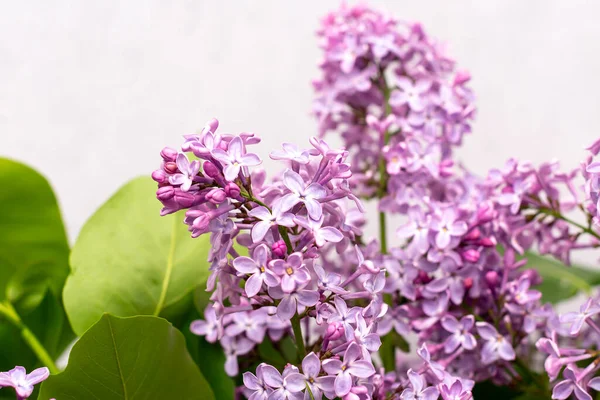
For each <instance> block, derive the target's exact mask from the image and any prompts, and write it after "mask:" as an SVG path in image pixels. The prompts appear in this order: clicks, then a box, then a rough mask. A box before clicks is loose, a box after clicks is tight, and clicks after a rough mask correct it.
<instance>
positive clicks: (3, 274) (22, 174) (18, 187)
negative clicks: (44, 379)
mask: <svg viewBox="0 0 600 400" xmlns="http://www.w3.org/2000/svg"><path fill="white" fill-rule="evenodd" d="M0 185H1V187H2V190H1V191H0V301H8V302H10V303H11V304H12V305H13V306H14V308H15V309H16V310H17V312H18V313H19V315H20V316H21V319H22V320H23V322H24V323H25V325H27V326H28V327H29V329H30V330H31V331H32V332H33V333H34V334H35V335H36V337H37V338H38V339H39V340H40V342H41V343H42V344H43V345H44V347H45V348H46V350H47V351H48V353H49V354H50V356H52V357H54V358H56V357H58V356H59V355H60V354H61V353H62V352H63V351H64V349H65V348H66V346H67V345H68V344H69V343H70V342H71V341H72V340H73V338H74V334H73V332H72V331H71V328H70V326H69V324H68V322H67V319H66V315H65V312H64V310H63V305H62V288H63V285H64V282H65V279H66V277H67V275H68V273H69V264H68V258H69V244H68V242H67V237H66V234H65V228H64V226H63V222H62V219H61V214H60V210H59V207H58V203H57V201H56V197H55V196H54V193H53V191H52V188H51V187H50V185H49V184H48V182H47V181H46V179H45V178H44V177H43V176H42V175H40V174H39V173H37V172H36V171H34V170H33V169H31V168H30V167H28V166H25V165H23V164H21V163H18V162H15V161H12V160H8V159H5V158H0ZM0 348H1V349H2V350H0V370H1V371H6V370H7V369H10V368H13V367H14V366H15V365H22V366H24V367H26V368H27V369H28V370H31V369H33V368H35V367H39V366H41V365H40V363H39V361H38V360H37V358H36V356H35V354H34V353H33V352H32V351H31V350H30V348H29V347H28V345H27V344H26V342H25V341H24V340H23V339H22V338H21V334H20V331H19V330H18V329H17V328H15V327H14V326H13V325H12V324H11V323H10V322H8V321H7V320H4V319H3V318H2V317H0ZM3 392H4V393H5V394H6V392H8V390H5V391H3ZM0 397H1V396H0Z"/></svg>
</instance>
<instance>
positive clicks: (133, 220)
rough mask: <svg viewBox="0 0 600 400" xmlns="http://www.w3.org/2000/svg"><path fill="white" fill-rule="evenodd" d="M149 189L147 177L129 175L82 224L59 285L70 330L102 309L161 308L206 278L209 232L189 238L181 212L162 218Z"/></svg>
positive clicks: (134, 311) (143, 311)
mask: <svg viewBox="0 0 600 400" xmlns="http://www.w3.org/2000/svg"><path fill="white" fill-rule="evenodd" d="M155 192H156V186H155V183H154V182H152V180H151V179H150V178H138V179H134V180H133V181H131V182H129V183H127V184H126V185H125V186H123V187H122V188H121V189H120V190H119V191H118V192H117V193H116V194H115V195H113V196H112V197H111V198H110V199H109V200H108V201H107V202H106V203H105V204H104V205H103V206H102V207H100V209H99V210H98V211H96V213H95V214H94V215H93V216H92V217H91V218H90V219H89V220H88V221H87V222H86V224H85V226H84V227H83V229H82V230H81V233H80V235H79V237H78V239H77V242H76V243H75V246H74V247H73V250H72V253H71V260H70V261H71V275H69V278H68V279H67V283H66V285H65V289H64V300H65V308H66V310H67V315H68V316H69V320H70V321H71V325H72V326H73V329H74V330H75V332H76V333H78V334H82V333H83V332H85V330H86V329H88V328H89V327H90V326H91V325H92V324H93V323H94V322H95V321H97V320H98V318H100V316H101V315H102V314H103V313H104V312H109V313H111V314H114V315H117V316H133V315H161V313H162V312H163V310H164V309H165V308H167V307H169V306H171V305H174V304H176V303H177V302H178V301H180V300H181V299H183V298H185V297H186V295H187V294H189V293H190V292H191V291H192V290H193V289H194V288H196V286H198V285H199V284H201V283H203V282H205V281H206V277H207V275H208V263H207V261H206V259H207V254H208V250H209V243H208V235H204V236H202V237H200V238H198V239H192V238H190V235H189V232H188V231H187V229H186V226H185V224H183V222H182V219H183V215H182V214H175V215H169V216H166V217H161V216H160V215H159V210H160V203H159V202H158V201H157V200H156V198H155ZM170 316H171V315H170Z"/></svg>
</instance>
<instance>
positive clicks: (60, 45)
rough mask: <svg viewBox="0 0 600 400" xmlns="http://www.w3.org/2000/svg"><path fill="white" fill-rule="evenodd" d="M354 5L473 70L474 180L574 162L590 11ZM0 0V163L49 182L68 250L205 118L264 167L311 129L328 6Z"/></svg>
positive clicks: (593, 31)
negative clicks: (100, 211) (415, 28)
mask: <svg viewBox="0 0 600 400" xmlns="http://www.w3.org/2000/svg"><path fill="white" fill-rule="evenodd" d="M368 3H369V4H371V5H373V6H375V7H379V8H380V9H383V10H387V11H388V12H390V13H392V14H393V15H394V16H395V17H397V18H399V19H404V20H409V21H421V22H422V23H423V24H424V26H425V28H426V30H427V32H428V33H429V34H430V35H432V36H434V37H437V38H438V39H439V40H441V41H443V42H445V43H447V45H448V53H449V54H450V55H451V56H453V57H454V58H455V59H456V60H457V61H458V66H459V68H461V69H467V70H469V71H470V72H471V73H472V75H473V80H472V82H471V87H473V88H474V90H475V93H476V95H477V97H478V102H477V104H478V109H479V111H478V116H477V119H476V123H475V124H474V132H473V134H472V135H470V136H467V137H466V141H465V145H464V147H463V148H462V149H461V150H460V152H459V158H460V159H461V160H462V161H463V162H464V164H465V165H467V166H469V167H470V168H471V169H473V170H474V171H478V172H479V174H485V172H486V171H487V170H488V169H489V168H491V167H498V166H502V165H503V164H504V162H505V160H506V159H507V158H508V157H511V156H515V157H519V158H522V159H530V160H532V161H534V162H541V161H543V160H548V159H552V158H558V159H560V160H562V161H563V165H564V166H565V167H566V168H574V167H576V166H577V165H578V163H579V161H580V160H581V159H582V158H583V157H585V155H586V153H585V152H584V151H583V147H585V146H586V145H588V144H589V143H590V142H591V141H592V140H593V139H595V138H596V137H597V136H598V132H597V126H598V112H599V110H600V77H599V76H598V71H600V55H599V50H600V41H599V40H598V39H599V38H600V24H598V23H597V17H598V15H600V2H591V1H569V2H566V1H559V0H552V1H550V0H544V1H542V0H538V1H527V2H523V1H516V0H513V1H503V2H500V1H485V2H483V1H471V2H469V1H453V2H447V1H442V0H439V1H402V2H400V1H369V2H368ZM0 4H1V10H2V11H1V12H0V155H1V156H6V157H10V158H13V159H16V160H20V161H22V162H25V163H27V164H29V165H32V166H33V167H35V168H37V169H38V170H40V171H41V172H42V173H43V174H45V175H46V176H47V177H48V178H49V180H50V181H51V183H52V185H53V187H54V188H55V190H56V192H57V194H58V197H59V201H60V203H61V206H62V211H63V214H64V217H65V220H66V222H67V229H68V233H69V237H70V238H71V240H72V241H73V240H74V239H75V238H76V236H77V234H78V232H79V230H80V228H81V226H82V225H83V223H84V222H85V220H86V219H87V218H88V217H89V216H90V215H91V214H92V213H93V211H94V210H95V209H96V208H97V207H98V206H100V205H101V204H102V203H103V202H104V201H105V200H106V199H107V198H108V197H109V196H110V195H111V194H112V193H113V192H114V191H116V190H117V188H118V187H119V186H121V185H122V184H123V183H125V182H126V181H127V180H129V179H131V178H133V177H135V176H138V175H149V174H150V173H151V172H152V170H153V169H155V168H156V167H157V166H158V164H159V162H160V156H159V151H160V150H161V148H162V147H163V146H165V145H169V146H172V147H177V146H178V145H179V144H180V143H181V135H183V134H188V133H193V132H195V131H196V130H198V129H199V128H201V127H202V126H203V125H204V123H205V121H207V120H208V119H210V118H211V117H213V116H215V117H217V118H218V119H219V120H220V121H221V128H220V131H221V132H236V133H237V132H240V131H252V132H256V133H258V134H260V135H261V136H262V138H263V145H262V146H261V147H260V148H258V149H257V152H258V153H259V154H261V156H263V157H264V158H268V152H269V151H270V150H271V149H273V148H279V146H280V143H281V141H289V142H294V143H298V144H302V145H304V144H305V143H306V141H307V139H308V138H309V137H310V136H312V135H315V134H316V123H315V121H314V120H313V118H312V117H311V116H310V109H311V101H312V98H313V93H312V88H311V85H310V81H311V79H313V78H314V77H316V76H317V74H318V70H317V62H318V60H319V59H320V57H321V54H320V50H319V48H318V46H317V40H316V38H315V35H314V32H315V30H316V29H317V27H318V25H319V19H320V17H322V16H323V15H324V14H325V13H327V12H328V11H329V10H330V9H332V8H335V7H338V6H339V2H337V1H329V2H324V1H317V0H313V1H306V0H305V1H302V2H291V1H285V2H284V1H276V0H269V1H264V0H263V1H260V2H257V1H241V0H239V1H235V2H223V1H216V0H213V1H158V0H156V1H141V0H140V1H117V0H105V1H102V2H93V1H79V2H75V1H65V0H55V1H52V2H46V1H41V0H38V1H22V2H12V1H11V2H9V1H0ZM266 165H267V167H269V166H270V165H272V164H271V163H270V162H269V161H267V164H266ZM32 212H34V213H35V210H32ZM157 212H158V203H157ZM371 212H374V210H373V209H371ZM373 220H375V219H373ZM368 232H371V233H374V232H375V223H374V224H373V229H371V230H369V231H368Z"/></svg>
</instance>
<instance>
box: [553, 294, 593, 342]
mask: <svg viewBox="0 0 600 400" xmlns="http://www.w3.org/2000/svg"><path fill="white" fill-rule="evenodd" d="M599 313H600V306H599V305H598V304H597V303H596V302H595V300H594V299H592V298H590V299H588V300H587V301H586V302H585V303H583V304H582V305H581V307H579V312H570V313H567V314H565V315H563V316H562V317H561V319H560V320H561V322H565V323H570V324H571V328H570V329H569V333H570V334H571V335H577V334H578V333H579V331H580V330H581V327H582V326H583V324H584V323H585V321H586V320H588V319H589V318H590V317H593V316H594V315H597V314H599Z"/></svg>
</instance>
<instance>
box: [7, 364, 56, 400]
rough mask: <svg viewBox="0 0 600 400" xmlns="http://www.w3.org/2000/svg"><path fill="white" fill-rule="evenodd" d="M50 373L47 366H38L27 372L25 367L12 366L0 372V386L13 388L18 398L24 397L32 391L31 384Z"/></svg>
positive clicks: (40, 380) (42, 379)
mask: <svg viewBox="0 0 600 400" xmlns="http://www.w3.org/2000/svg"><path fill="white" fill-rule="evenodd" d="M49 375H50V371H49V370H48V368H46V367H43V368H38V369H35V370H33V371H31V373H29V374H27V371H25V368H23V367H14V368H13V369H11V370H10V371H8V372H0V387H3V386H9V387H12V388H14V389H15V391H16V392H17V397H18V399H19V400H20V399H26V398H28V397H29V396H31V393H33V386H34V385H37V384H38V383H40V382H42V381H44V380H46V378H48V376H49Z"/></svg>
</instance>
